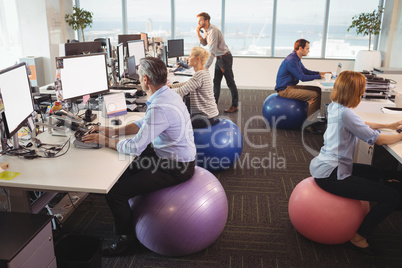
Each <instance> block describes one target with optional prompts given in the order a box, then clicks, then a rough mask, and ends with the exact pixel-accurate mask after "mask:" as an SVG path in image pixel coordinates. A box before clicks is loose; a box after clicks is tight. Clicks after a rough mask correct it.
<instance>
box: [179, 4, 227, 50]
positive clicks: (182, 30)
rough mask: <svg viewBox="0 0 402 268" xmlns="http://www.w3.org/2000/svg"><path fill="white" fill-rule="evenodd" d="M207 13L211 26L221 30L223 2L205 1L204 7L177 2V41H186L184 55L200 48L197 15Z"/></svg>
mask: <svg viewBox="0 0 402 268" xmlns="http://www.w3.org/2000/svg"><path fill="white" fill-rule="evenodd" d="M201 12H206V13H208V14H209V16H211V21H210V22H211V24H213V25H215V26H216V27H218V28H219V29H220V28H221V17H222V1H217V0H204V1H203V2H202V5H199V3H198V2H196V3H192V2H189V1H188V0H175V17H176V20H175V25H176V27H175V36H174V38H175V39H184V53H185V54H189V53H190V50H191V48H192V47H194V46H199V44H200V43H199V41H198V38H197V34H196V32H195V28H197V26H198V19H197V15H198V14H200V13H201Z"/></svg>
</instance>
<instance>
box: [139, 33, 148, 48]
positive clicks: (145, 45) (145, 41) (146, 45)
mask: <svg viewBox="0 0 402 268" xmlns="http://www.w3.org/2000/svg"><path fill="white" fill-rule="evenodd" d="M141 40H144V47H145V51H148V47H149V43H148V34H147V33H141Z"/></svg>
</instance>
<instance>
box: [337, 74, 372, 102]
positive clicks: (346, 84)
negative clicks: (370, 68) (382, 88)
mask: <svg viewBox="0 0 402 268" xmlns="http://www.w3.org/2000/svg"><path fill="white" fill-rule="evenodd" d="M365 89H366V78H365V77H364V75H362V74H361V73H357V72H352V71H344V72H342V73H340V74H339V76H338V78H337V79H336V80H335V84H334V89H333V90H332V92H331V100H332V101H333V102H337V103H339V104H342V105H343V106H346V107H349V108H355V107H356V106H357V105H359V103H360V101H361V97H362V96H363V94H364V91H365Z"/></svg>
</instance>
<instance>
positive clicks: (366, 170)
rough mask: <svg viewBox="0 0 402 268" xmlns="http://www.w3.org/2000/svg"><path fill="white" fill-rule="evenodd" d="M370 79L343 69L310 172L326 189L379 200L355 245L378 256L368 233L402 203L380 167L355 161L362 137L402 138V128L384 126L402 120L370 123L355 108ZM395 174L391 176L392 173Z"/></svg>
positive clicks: (400, 125) (382, 140)
mask: <svg viewBox="0 0 402 268" xmlns="http://www.w3.org/2000/svg"><path fill="white" fill-rule="evenodd" d="M365 85H366V79H365V77H364V76H363V75H362V74H360V73H357V72H352V71H345V72H342V73H341V74H340V75H339V77H338V78H337V79H336V81H335V84H334V89H333V91H332V93H331V100H332V103H331V104H330V105H329V106H328V127H327V130H326V131H325V134H324V146H323V147H322V148H321V151H320V154H319V155H318V156H317V157H315V158H314V159H313V160H312V161H311V163H310V172H311V174H312V175H313V177H314V178H315V181H316V183H317V184H318V185H319V186H320V187H321V188H322V189H324V190H325V191H327V192H330V193H332V194H335V195H338V196H343V197H347V198H351V199H357V200H365V201H370V202H375V203H376V205H374V206H373V207H372V208H371V210H370V212H369V213H368V214H367V216H366V217H365V219H364V220H363V223H362V224H361V226H360V228H359V229H358V230H357V233H356V234H355V235H354V236H353V237H352V239H351V240H350V241H349V245H350V246H351V247H352V248H353V249H355V250H358V251H360V252H362V253H365V254H369V255H378V251H376V250H374V249H373V248H372V246H370V245H369V244H368V243H367V240H366V239H367V237H368V236H369V235H370V233H371V232H372V231H373V229H374V228H375V227H376V226H377V225H378V224H379V223H380V222H381V221H382V220H384V219H385V218H386V217H387V216H388V215H389V214H390V213H391V212H392V211H393V210H394V208H395V207H396V206H397V205H398V203H399V200H400V196H399V193H398V192H397V191H395V190H394V189H392V188H391V187H388V186H386V185H384V184H382V183H381V179H382V176H381V170H379V169H378V168H377V167H374V166H370V165H363V164H356V163H353V154H354V150H355V147H356V144H357V141H358V139H357V138H359V139H361V140H363V141H365V142H367V143H368V144H370V145H373V144H374V143H375V144H378V145H383V144H392V143H396V142H398V141H401V140H402V133H399V134H396V135H384V134H380V131H378V130H376V129H379V128H389V129H393V130H396V129H401V128H402V120H401V121H398V122H395V123H392V124H377V123H368V122H364V121H363V120H362V119H361V118H360V117H359V116H358V115H357V114H355V113H354V112H353V111H352V110H351V109H352V108H355V107H356V106H357V105H359V103H360V100H361V97H362V96H363V94H364V92H365ZM386 179H389V178H386Z"/></svg>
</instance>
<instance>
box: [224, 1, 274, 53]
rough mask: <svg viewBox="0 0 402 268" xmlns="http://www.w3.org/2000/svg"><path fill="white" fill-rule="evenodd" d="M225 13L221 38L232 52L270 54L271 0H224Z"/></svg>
mask: <svg viewBox="0 0 402 268" xmlns="http://www.w3.org/2000/svg"><path fill="white" fill-rule="evenodd" d="M250 7H253V8H250ZM225 14H226V16H225V41H226V43H227V45H228V46H229V48H230V51H231V52H232V53H233V54H234V55H259V56H270V55H271V39H272V14H273V0H248V1H244V0H231V1H230V2H229V1H227V2H226V11H225ZM245 14H246V15H247V16H245Z"/></svg>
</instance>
